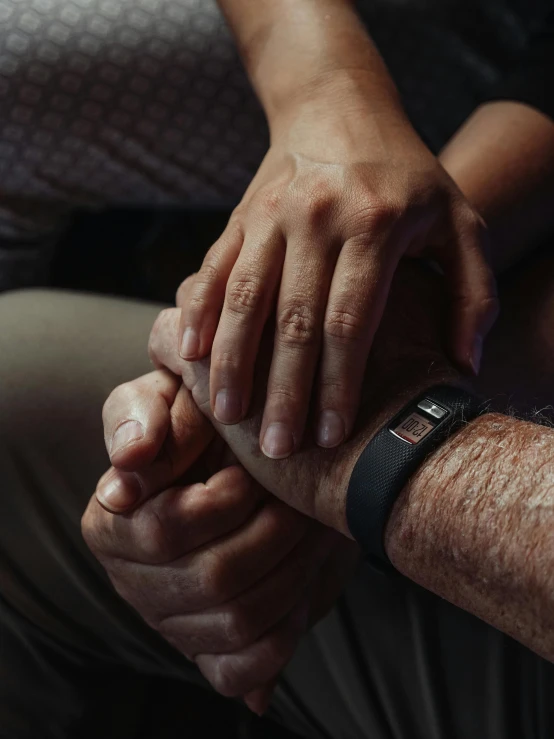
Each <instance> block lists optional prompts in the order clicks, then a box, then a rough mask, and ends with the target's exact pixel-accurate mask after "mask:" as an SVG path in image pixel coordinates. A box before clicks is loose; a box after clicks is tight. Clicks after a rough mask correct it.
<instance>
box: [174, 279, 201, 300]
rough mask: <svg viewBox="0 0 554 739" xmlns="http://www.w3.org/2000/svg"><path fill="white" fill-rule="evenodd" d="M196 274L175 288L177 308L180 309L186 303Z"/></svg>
mask: <svg viewBox="0 0 554 739" xmlns="http://www.w3.org/2000/svg"><path fill="white" fill-rule="evenodd" d="M196 274H197V273H196V272H193V274H191V275H189V276H188V277H186V278H185V279H184V280H183V281H182V282H181V284H180V285H179V287H178V288H177V294H176V295H175V305H176V306H177V308H181V309H182V308H183V305H184V304H185V303H186V302H187V301H188V299H189V296H190V291H191V289H192V286H193V284H194V279H195V277H196Z"/></svg>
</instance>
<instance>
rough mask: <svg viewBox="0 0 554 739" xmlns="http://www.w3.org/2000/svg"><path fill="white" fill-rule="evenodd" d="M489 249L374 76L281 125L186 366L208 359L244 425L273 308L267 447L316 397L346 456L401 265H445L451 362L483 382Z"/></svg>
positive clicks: (197, 305) (225, 242)
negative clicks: (372, 89)
mask: <svg viewBox="0 0 554 739" xmlns="http://www.w3.org/2000/svg"><path fill="white" fill-rule="evenodd" d="M329 87H331V90H330V89H329ZM484 248H485V229H484V224H483V222H482V220H481V218H480V217H479V215H478V214H477V212H476V211H475V210H474V209H473V208H472V207H471V206H470V204H469V203H468V201H467V200H466V199H465V197H464V196H463V195H462V193H461V192H460V190H459V189H458V187H457V186H456V184H455V183H454V181H453V180H452V179H451V178H450V177H449V176H448V175H447V173H446V172H445V170H444V169H443V168H442V166H441V165H440V163H439V162H438V160H437V159H436V158H435V157H434V156H433V155H432V154H431V152H430V151H429V150H428V149H427V147H426V146H425V145H424V144H423V142H422V141H421V140H420V138H419V137H418V136H417V134H416V133H415V131H414V130H413V129H412V127H411V126H410V124H409V123H408V122H407V120H406V119H405V116H404V115H403V113H402V112H401V111H400V110H399V109H392V110H391V109H390V107H385V108H384V109H380V112H379V113H377V112H376V111H375V107H374V106H373V107H372V106H371V105H370V103H369V100H368V96H367V94H366V93H365V91H364V84H363V81H359V82H358V83H356V82H355V79H354V80H353V79H350V80H349V82H348V84H339V83H337V84H335V85H330V86H327V87H326V89H325V92H324V93H322V92H321V91H319V90H318V92H317V93H312V94H311V95H310V96H308V99H306V96H305V97H304V98H302V99H300V100H299V101H298V100H297V101H296V102H295V104H294V105H291V106H290V109H287V110H286V113H283V115H282V116H281V117H280V118H279V119H278V121H277V122H275V121H273V125H272V144H271V148H270V150H269V152H268V154H267V156H266V158H265V160H264V162H263V163H262V165H261V167H260V169H259V171H258V173H257V175H256V177H255V178H254V180H253V182H252V184H251V186H250V187H249V189H248V191H247V193H246V194H245V196H244V198H243V200H242V202H241V203H240V205H239V206H238V208H237V209H236V211H235V212H234V214H233V215H232V217H231V219H230V222H229V225H228V227H227V228H226V230H225V232H224V233H223V235H222V236H221V238H220V239H219V240H218V241H217V243H216V244H215V245H214V246H213V247H212V248H211V250H210V251H209V253H208V255H207V256H206V258H205V260H204V264H203V266H202V268H201V269H200V271H199V273H198V274H197V276H196V278H195V280H194V283H193V285H192V287H191V288H190V298H189V300H188V301H187V303H186V304H184V305H183V313H182V321H181V327H180V331H179V336H178V337H176V345H177V346H179V352H180V355H181V357H182V358H184V359H188V360H198V359H200V358H203V357H206V356H208V355H209V354H210V352H211V369H210V407H211V409H212V413H213V414H214V416H215V418H216V419H217V420H218V421H220V422H221V423H224V424H234V423H237V422H238V421H240V420H242V419H243V418H245V417H246V415H247V414H248V410H249V404H250V401H251V396H252V388H253V377H254V365H255V361H256V357H257V355H258V352H259V349H260V341H261V337H262V332H263V330H264V326H265V325H266V324H267V322H268V320H270V321H273V313H274V312H276V313H275V322H274V326H275V335H274V345H273V358H272V361H271V369H270V372H269V379H268V383H267V389H266V397H265V398H264V406H265V408H264V413H263V417H262V419H261V424H260V444H261V448H262V451H263V452H264V453H265V454H266V455H267V456H268V457H271V458H274V459H280V458H284V457H287V456H288V455H290V454H291V453H292V452H293V451H296V450H298V449H299V447H300V444H301V441H302V438H303V434H304V430H305V425H306V422H307V414H308V406H309V404H310V401H311V399H312V395H313V393H312V389H313V388H315V393H314V394H315V399H314V400H313V402H314V404H315V411H316V412H315V414H314V417H313V419H312V420H313V423H314V427H315V431H314V437H315V440H316V443H317V444H319V445H320V446H322V447H335V446H337V445H339V444H340V443H341V442H342V441H344V440H345V439H346V438H347V437H348V436H349V435H350V434H351V432H352V429H353V424H354V420H355V417H356V413H357V410H358V407H359V402H360V393H361V388H362V384H363V377H364V370H365V365H366V359H367V357H368V354H369V351H370V348H371V346H372V343H373V340H374V336H375V332H376V330H377V327H378V326H379V324H380V321H381V318H382V315H383V311H384V308H385V304H386V302H387V299H388V295H389V289H390V285H391V281H392V279H393V276H394V274H395V271H396V269H397V266H398V263H399V260H400V259H401V258H402V257H403V256H410V257H426V258H429V259H432V260H435V262H436V263H437V264H438V265H439V266H440V267H441V268H442V271H443V272H444V274H445V278H446V281H447V285H448V295H449V304H448V305H447V306H446V309H447V311H449V313H451V314H452V318H453V321H452V323H451V330H450V331H449V334H448V337H449V338H448V342H447V344H448V346H449V348H450V357H451V359H452V360H453V361H455V362H456V363H457V364H458V366H459V367H460V368H462V369H467V370H469V371H474V372H478V369H479V363H480V358H481V348H482V344H483V338H484V337H485V335H486V334H487V332H488V330H489V328H490V327H491V325H492V323H493V321H494V319H495V317H496V312H497V302H496V293H495V286H494V279H493V276H492V273H491V271H490V269H489V267H488V265H487V262H486V260H485V257H484Z"/></svg>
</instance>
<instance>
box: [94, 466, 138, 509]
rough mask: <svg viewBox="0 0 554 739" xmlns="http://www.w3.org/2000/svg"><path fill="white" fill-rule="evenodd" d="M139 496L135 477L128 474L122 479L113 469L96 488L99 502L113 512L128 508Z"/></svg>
mask: <svg viewBox="0 0 554 739" xmlns="http://www.w3.org/2000/svg"><path fill="white" fill-rule="evenodd" d="M139 496H140V485H139V482H138V480H137V479H136V477H135V476H134V475H129V476H128V477H126V479H125V481H124V480H123V479H122V478H121V475H120V474H118V473H117V472H115V470H114V471H113V473H112V475H110V476H109V477H107V478H105V479H104V480H103V481H102V482H101V483H99V485H98V487H97V488H96V497H97V498H98V501H99V503H100V504H101V505H103V506H104V508H107V509H108V510H110V511H113V512H114V513H117V512H118V511H124V510H126V509H127V508H130V507H131V506H132V505H134V504H135V503H136V502H137V500H138V498H139Z"/></svg>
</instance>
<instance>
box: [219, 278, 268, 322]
mask: <svg viewBox="0 0 554 739" xmlns="http://www.w3.org/2000/svg"><path fill="white" fill-rule="evenodd" d="M261 300H262V287H261V285H260V283H259V281H258V280H256V279H254V278H252V277H247V276H244V277H239V278H237V279H234V280H233V281H232V282H230V284H229V286H228V288H227V300H226V307H227V308H228V310H230V311H231V312H233V313H237V314H239V315H250V314H251V313H254V312H255V311H256V310H257V309H258V307H259V305H260V303H261Z"/></svg>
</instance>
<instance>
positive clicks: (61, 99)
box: [0, 0, 535, 283]
mask: <svg viewBox="0 0 554 739" xmlns="http://www.w3.org/2000/svg"><path fill="white" fill-rule="evenodd" d="M253 5H255V3H253ZM358 5H359V9H360V12H361V14H362V17H363V18H364V20H365V22H366V24H367V26H368V28H369V30H370V32H371V33H372V35H373V37H374V39H375V41H376V43H377V45H378V46H379V48H380V49H381V51H382V53H383V55H384V57H385V59H386V61H387V63H388V64H389V67H390V69H391V72H392V74H393V77H394V78H395V80H396V82H397V84H398V86H399V89H400V91H401V94H402V96H403V99H404V103H405V105H406V109H407V111H408V114H409V116H410V117H411V119H412V121H413V122H414V125H415V126H416V128H418V130H419V131H420V133H421V135H422V136H423V137H424V139H425V140H426V141H427V142H428V143H429V144H430V145H431V147H432V148H433V149H435V150H437V149H438V148H439V147H440V146H441V145H442V144H443V143H444V142H445V141H446V140H447V139H448V137H449V136H450V135H451V134H452V133H453V132H454V131H455V129H456V128H457V126H458V125H459V124H460V123H461V122H462V121H463V120H464V118H465V117H467V116H468V115H469V114H470V113H471V111H472V109H473V108H474V107H475V106H476V105H477V104H478V103H479V101H480V100H482V99H484V98H485V97H486V95H487V91H488V90H490V88H491V86H493V85H494V84H496V82H497V81H498V79H499V77H500V76H501V75H502V73H503V70H504V69H505V68H506V66H507V65H508V63H509V61H510V59H511V58H512V57H513V56H514V54H517V52H518V51H520V50H522V49H524V47H525V44H526V39H527V31H528V28H529V23H530V19H531V16H532V11H533V10H534V9H535V4H534V3H528V2H526V1H525V2H524V0H486V1H485V0H359V3H358ZM266 145H267V131H266V124H265V120H264V116H263V113H262V111H261V109H260V107H259V105H258V103H257V101H256V99H255V97H254V95H253V92H252V90H251V88H250V85H249V82H248V80H247V78H246V76H245V74H244V71H243V68H242V66H241V63H240V60H239V58H238V55H237V53H236V50H235V48H234V45H233V40H232V38H231V35H230V33H229V31H228V29H227V27H226V25H225V22H224V20H223V18H222V16H221V14H220V12H219V9H218V6H217V3H216V2H215V0H0V283H1V282H2V276H1V275H2V274H3V281H4V283H5V282H6V281H7V282H8V283H9V281H10V279H11V278H10V277H9V276H7V275H8V266H7V265H8V264H12V267H13V265H15V264H16V263H17V264H24V265H26V267H25V269H27V270H28V268H29V265H30V264H31V262H32V259H31V256H30V255H31V252H32V250H33V247H32V245H31V246H29V242H33V240H34V241H35V242H36V243H38V242H37V239H38V240H40V239H41V238H42V237H44V236H52V234H55V233H56V230H57V229H59V228H60V227H61V226H62V225H63V223H64V215H65V214H67V213H68V212H69V211H70V210H71V208H73V207H75V206H87V207H100V206H103V205H128V204H133V205H146V206H150V207H156V206H160V205H165V206H176V205H179V206H184V205H186V206H195V205H201V206H210V205H218V206H221V205H229V206H231V205H232V204H234V203H235V202H236V201H237V200H238V199H239V198H240V196H241V194H242V192H243V191H244V189H245V188H246V186H247V185H248V182H249V180H250V179H251V177H252V176H253V174H254V173H255V171H256V168H257V166H258V164H259V162H260V160H261V159H262V157H263V154H264V151H265V148H266ZM8 242H10V243H11V244H12V247H11V248H10V250H9V251H8V250H7V249H6V246H5V244H7V243H8ZM17 243H21V244H23V246H24V249H22V250H14V248H13V245H14V244H17ZM41 243H42V242H41ZM2 244H4V246H3V245H2ZM37 248H38V247H35V250H36V249H37ZM26 281H27V282H28V280H26Z"/></svg>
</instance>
